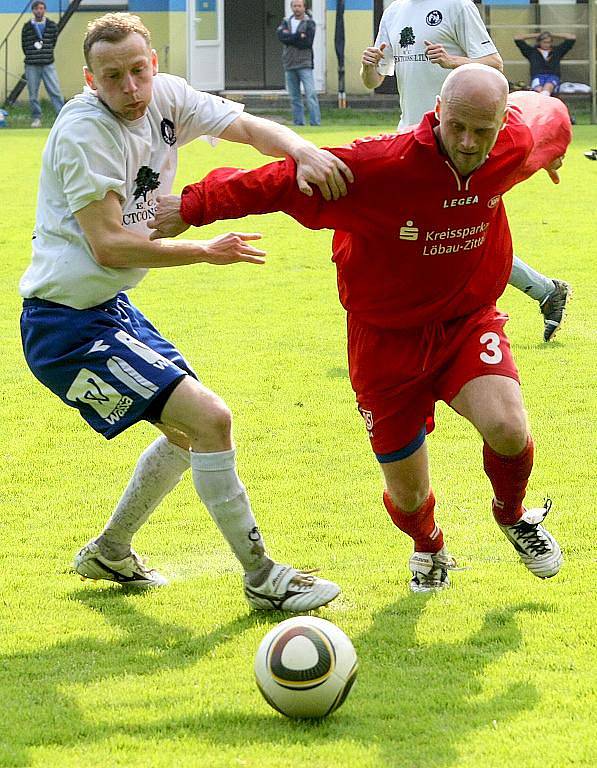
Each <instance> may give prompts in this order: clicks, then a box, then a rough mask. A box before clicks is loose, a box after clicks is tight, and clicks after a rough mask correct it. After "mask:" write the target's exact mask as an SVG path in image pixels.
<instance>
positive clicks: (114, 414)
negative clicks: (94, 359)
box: [66, 368, 134, 424]
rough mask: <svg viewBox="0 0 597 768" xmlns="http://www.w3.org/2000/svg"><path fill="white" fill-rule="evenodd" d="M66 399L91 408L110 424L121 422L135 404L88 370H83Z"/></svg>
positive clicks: (71, 386)
mask: <svg viewBox="0 0 597 768" xmlns="http://www.w3.org/2000/svg"><path fill="white" fill-rule="evenodd" d="M66 397H67V400H70V401H71V402H73V403H80V404H81V405H88V406H90V407H91V408H93V410H94V411H95V412H96V413H97V414H98V415H99V416H100V417H101V418H102V419H103V420H104V421H106V422H107V423H108V424H115V423H116V422H118V421H120V419H121V418H122V417H123V416H124V415H125V414H126V413H127V411H128V410H129V408H130V407H131V405H132V404H133V402H134V400H133V399H132V398H130V397H128V396H127V395H122V394H121V393H120V392H118V391H117V390H116V389H114V387H113V386H112V385H111V384H108V382H107V381H104V380H103V379H102V378H101V376H98V375H97V373H94V372H93V371H90V370H89V369H88V368H81V370H80V371H79V373H78V374H77V376H76V377H75V380H74V381H73V383H72V384H71V385H70V388H69V390H68V392H67V393H66Z"/></svg>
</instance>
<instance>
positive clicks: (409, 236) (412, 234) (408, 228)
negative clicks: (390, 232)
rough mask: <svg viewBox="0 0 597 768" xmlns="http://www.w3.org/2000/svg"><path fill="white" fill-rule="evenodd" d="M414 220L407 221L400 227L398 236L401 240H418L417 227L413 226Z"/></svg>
mask: <svg viewBox="0 0 597 768" xmlns="http://www.w3.org/2000/svg"><path fill="white" fill-rule="evenodd" d="M413 224H414V222H412V221H410V220H409V221H407V222H406V224H405V225H404V226H403V227H400V234H399V237H400V239H401V240H418V238H419V228H418V227H415V226H413Z"/></svg>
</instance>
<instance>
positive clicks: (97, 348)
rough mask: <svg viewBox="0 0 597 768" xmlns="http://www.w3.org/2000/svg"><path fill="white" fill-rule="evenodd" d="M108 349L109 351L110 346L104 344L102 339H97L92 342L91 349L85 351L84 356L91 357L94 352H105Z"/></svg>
mask: <svg viewBox="0 0 597 768" xmlns="http://www.w3.org/2000/svg"><path fill="white" fill-rule="evenodd" d="M108 349H110V345H109V344H104V340H103V339H98V340H97V341H94V342H93V346H92V347H91V349H89V350H87V352H85V354H86V355H92V354H93V353H94V352H105V351H106V350H108Z"/></svg>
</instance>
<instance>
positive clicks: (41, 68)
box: [21, 0, 64, 128]
mask: <svg viewBox="0 0 597 768" xmlns="http://www.w3.org/2000/svg"><path fill="white" fill-rule="evenodd" d="M31 11H32V13H33V18H32V19H30V21H28V22H27V23H26V24H24V25H23V30H22V32H21V47H22V48H23V53H24V54H25V78H26V80H27V88H28V90H29V104H30V106H31V127H32V128H41V106H40V104H39V99H38V95H39V86H40V83H41V82H42V80H43V83H44V86H45V88H46V91H47V94H48V96H49V97H50V99H51V101H52V106H53V107H54V111H55V112H56V114H58V113H59V112H60V110H61V109H62V107H63V106H64V99H63V98H62V94H61V93H60V84H59V82H58V75H57V73H56V66H55V65H54V48H55V47H56V41H57V40H58V27H57V25H56V23H55V22H53V21H52V20H51V19H48V18H47V16H46V4H45V3H44V2H43V0H33V3H31Z"/></svg>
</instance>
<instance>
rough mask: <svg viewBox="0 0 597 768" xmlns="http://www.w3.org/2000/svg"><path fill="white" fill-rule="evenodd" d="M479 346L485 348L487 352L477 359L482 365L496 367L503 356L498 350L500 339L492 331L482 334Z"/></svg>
mask: <svg viewBox="0 0 597 768" xmlns="http://www.w3.org/2000/svg"><path fill="white" fill-rule="evenodd" d="M479 341H480V342H481V344H485V345H486V346H487V352H481V354H480V355H479V357H480V358H481V360H482V361H483V362H484V363H488V364H489V365H497V364H498V363H501V362H502V358H503V354H502V350H501V349H500V337H499V336H498V335H497V333H494V332H493V331H488V332H487V333H484V334H483V335H482V336H481V338H480V339H479Z"/></svg>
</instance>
